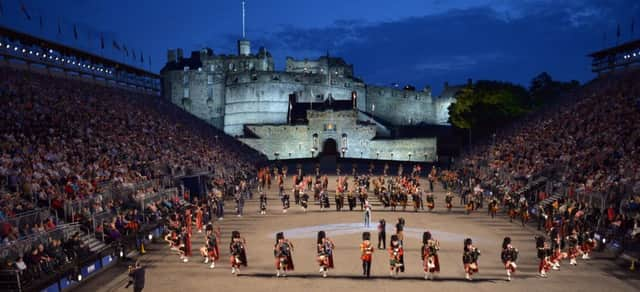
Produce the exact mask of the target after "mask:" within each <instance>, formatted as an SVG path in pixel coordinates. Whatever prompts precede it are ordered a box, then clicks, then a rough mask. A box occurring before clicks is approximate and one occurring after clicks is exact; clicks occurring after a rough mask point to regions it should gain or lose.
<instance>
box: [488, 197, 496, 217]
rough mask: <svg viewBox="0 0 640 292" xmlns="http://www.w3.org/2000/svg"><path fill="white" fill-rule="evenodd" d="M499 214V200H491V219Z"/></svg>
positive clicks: (493, 198)
mask: <svg viewBox="0 0 640 292" xmlns="http://www.w3.org/2000/svg"><path fill="white" fill-rule="evenodd" d="M497 213H498V200H497V199H496V198H495V197H492V198H491V201H489V215H491V218H492V219H493V218H495V217H496V214H497Z"/></svg>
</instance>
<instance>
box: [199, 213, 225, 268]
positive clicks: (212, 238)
mask: <svg viewBox="0 0 640 292" xmlns="http://www.w3.org/2000/svg"><path fill="white" fill-rule="evenodd" d="M209 230H211V231H209ZM219 238H220V228H218V230H217V231H215V232H214V231H213V226H212V225H211V223H209V224H207V233H206V236H205V242H204V243H205V245H204V246H203V247H201V248H200V255H202V257H203V258H204V263H205V264H208V263H209V262H211V265H209V268H211V269H213V268H215V267H216V261H217V260H218V259H219V258H220V249H219V247H218V246H219V244H220V242H219Z"/></svg>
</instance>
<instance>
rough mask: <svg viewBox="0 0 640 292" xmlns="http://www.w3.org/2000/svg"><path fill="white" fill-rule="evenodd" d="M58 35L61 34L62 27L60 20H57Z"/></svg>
mask: <svg viewBox="0 0 640 292" xmlns="http://www.w3.org/2000/svg"><path fill="white" fill-rule="evenodd" d="M58 35H59V36H61V35H62V27H61V26H60V20H58Z"/></svg>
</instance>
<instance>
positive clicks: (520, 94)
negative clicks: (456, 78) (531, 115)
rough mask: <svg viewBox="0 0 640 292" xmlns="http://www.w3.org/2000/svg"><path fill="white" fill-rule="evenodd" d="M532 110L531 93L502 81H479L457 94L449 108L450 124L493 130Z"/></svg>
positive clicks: (466, 127) (464, 127) (465, 127)
mask: <svg viewBox="0 0 640 292" xmlns="http://www.w3.org/2000/svg"><path fill="white" fill-rule="evenodd" d="M529 110H530V98H529V93H528V91H527V90H526V89H525V88H524V87H522V86H519V85H515V84H512V83H508V82H500V81H486V80H481V81H477V82H476V83H475V84H473V85H472V86H467V87H465V88H464V89H462V90H460V91H458V93H457V94H456V101H455V102H453V103H452V104H451V105H450V106H449V121H450V122H451V124H453V125H454V126H456V127H458V128H462V129H478V130H481V131H483V132H484V131H487V130H493V129H495V127H497V126H499V125H501V124H504V123H506V122H510V121H512V120H513V119H515V118H517V117H520V116H522V115H523V114H525V113H527V112H528V111H529Z"/></svg>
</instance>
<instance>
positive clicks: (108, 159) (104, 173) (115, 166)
mask: <svg viewBox="0 0 640 292" xmlns="http://www.w3.org/2000/svg"><path fill="white" fill-rule="evenodd" d="M0 97H1V98H2V101H3V102H2V104H1V105H0V107H1V111H2V113H3V114H2V115H0V136H1V137H2V138H0V220H2V219H7V218H12V217H16V216H19V215H20V214H22V213H24V212H27V211H30V210H33V209H34V208H38V207H41V208H45V207H46V208H53V209H54V210H58V211H61V210H62V209H63V208H64V204H65V202H69V201H74V200H83V199H87V198H93V197H95V196H96V194H99V193H100V192H102V191H103V190H104V188H106V187H114V186H120V187H127V186H135V185H136V184H138V183H143V182H147V181H149V180H159V179H162V178H166V177H173V176H177V175H180V174H188V172H189V171H192V172H196V171H201V170H203V171H207V172H214V177H215V178H217V179H218V180H220V181H222V182H224V181H225V180H233V179H234V178H235V177H237V176H239V175H240V174H241V173H251V172H253V163H254V162H255V161H258V160H259V159H260V157H259V156H258V154H256V152H254V151H248V150H247V148H246V147H244V146H239V144H238V142H236V141H235V140H233V139H232V138H230V137H228V136H226V135H224V134H223V133H222V132H220V131H218V130H216V129H214V128H213V127H211V126H209V125H207V124H206V123H205V122H203V121H200V120H198V119H197V118H195V117H192V116H191V115H189V114H188V113H186V112H184V111H182V110H181V109H179V108H177V107H176V106H174V105H172V104H171V103H169V102H167V101H165V100H163V99H162V98H161V97H158V96H151V95H145V94H141V93H134V92H131V91H126V90H123V89H118V88H113V87H107V86H100V85H96V84H92V83H88V82H83V81H77V80H69V79H65V78H59V77H54V76H49V75H44V74H38V73H33V72H29V71H23V70H17V69H11V68H7V67H3V68H0ZM245 175H248V174H245ZM104 203H107V202H104ZM105 207H107V206H105V204H100V205H99V206H98V205H96V206H93V207H91V208H88V209H102V208H105ZM86 211H93V210H86ZM85 215H86V214H85ZM13 228H14V229H16V230H15V231H14V232H17V233H18V234H21V233H23V232H24V231H22V230H21V229H23V228H28V227H27V226H13ZM0 237H1V238H3V239H4V238H8V234H0Z"/></svg>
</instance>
